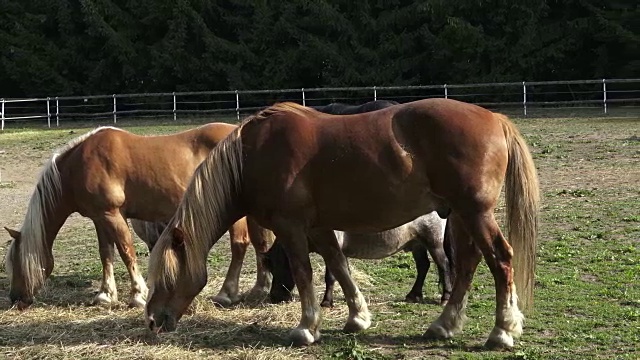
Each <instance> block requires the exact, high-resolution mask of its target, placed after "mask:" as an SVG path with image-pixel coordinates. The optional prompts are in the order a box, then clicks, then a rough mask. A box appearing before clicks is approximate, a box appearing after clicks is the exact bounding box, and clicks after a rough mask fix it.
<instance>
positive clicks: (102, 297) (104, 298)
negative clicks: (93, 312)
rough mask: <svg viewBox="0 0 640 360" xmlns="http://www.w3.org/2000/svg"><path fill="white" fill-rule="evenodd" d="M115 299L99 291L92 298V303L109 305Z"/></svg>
mask: <svg viewBox="0 0 640 360" xmlns="http://www.w3.org/2000/svg"><path fill="white" fill-rule="evenodd" d="M115 301H116V300H113V299H112V298H111V296H109V295H108V294H107V293H103V292H101V293H99V294H98V295H96V296H95V297H94V298H93V305H98V306H105V307H109V306H111V304H112V303H114V302H115Z"/></svg>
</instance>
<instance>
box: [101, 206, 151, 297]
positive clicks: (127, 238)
mask: <svg viewBox="0 0 640 360" xmlns="http://www.w3.org/2000/svg"><path fill="white" fill-rule="evenodd" d="M105 224H106V225H107V229H108V232H109V233H110V237H111V238H113V239H115V243H116V248H117V249H118V252H119V253H120V258H122V261H123V262H124V265H125V266H126V268H127V272H128V273H129V279H130V281H131V291H130V295H129V306H130V307H139V308H142V307H144V305H145V304H146V303H147V293H148V292H149V289H148V288H147V284H146V282H145V280H144V278H143V277H142V275H141V274H140V271H139V270H138V262H137V256H136V248H135V246H134V245H133V237H132V236H131V231H130V230H129V226H128V225H127V220H125V218H124V217H123V216H122V215H121V214H120V212H116V211H114V212H113V213H112V214H109V215H107V216H106V217H105Z"/></svg>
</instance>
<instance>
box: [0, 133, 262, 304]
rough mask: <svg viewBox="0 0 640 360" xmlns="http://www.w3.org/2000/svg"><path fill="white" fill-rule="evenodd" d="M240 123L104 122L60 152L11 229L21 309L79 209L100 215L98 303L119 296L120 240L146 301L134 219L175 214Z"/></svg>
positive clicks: (237, 231) (134, 291) (11, 266)
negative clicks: (167, 130) (201, 168)
mask: <svg viewBox="0 0 640 360" xmlns="http://www.w3.org/2000/svg"><path fill="white" fill-rule="evenodd" d="M234 129H236V126H235V125H230V124H224V123H213V124H208V125H204V126H201V127H199V128H196V129H192V130H188V131H184V132H181V133H178V134H174V135H165V136H139V135H134V134H132V133H129V132H127V131H124V130H122V129H118V128H112V127H100V128H97V129H95V130H93V131H91V132H89V133H87V134H84V135H82V136H80V137H78V138H75V139H73V140H71V142H69V144H68V145H67V146H66V147H64V148H62V149H61V150H59V151H57V152H55V153H54V154H53V156H52V158H51V159H50V160H49V161H48V162H47V163H46V164H45V166H44V168H43V170H42V172H41V174H40V178H39V180H38V183H37V185H36V188H35V190H34V192H33V194H32V196H31V200H30V201H29V206H28V208H27V213H26V215H25V219H24V222H23V225H22V229H21V230H20V231H16V230H12V229H8V228H5V229H6V230H7V231H8V232H9V234H10V235H11V237H12V238H13V239H14V240H13V242H12V243H11V246H10V247H9V249H8V251H7V255H6V268H7V273H8V274H9V277H10V279H11V289H10V292H9V297H10V300H11V302H12V303H13V304H16V305H17V307H18V308H19V309H25V308H27V307H28V306H29V305H31V303H32V302H33V298H34V296H35V295H36V293H37V292H38V290H39V289H40V288H41V287H42V286H43V285H44V282H45V280H46V278H47V277H48V276H49V275H50V274H51V271H52V270H53V266H54V259H53V254H52V247H53V241H54V239H55V238H56V235H57V234H58V231H59V230H60V228H61V227H62V225H63V224H64V222H65V221H66V219H67V218H68V217H69V216H70V215H71V214H73V213H74V212H78V213H80V214H81V215H82V216H85V217H88V218H90V219H91V220H92V221H93V223H94V225H95V228H96V232H97V234H98V244H99V250H100V259H101V261H102V274H103V275H102V284H101V286H100V290H99V292H98V294H97V295H96V296H95V298H94V303H96V304H103V305H108V304H110V303H113V302H116V301H117V290H116V284H115V278H114V275H113V261H114V244H115V247H116V248H117V249H118V252H119V253H120V257H121V258H122V260H123V262H124V264H125V265H126V267H127V271H128V273H129V277H130V280H131V294H130V300H129V305H130V306H137V307H142V306H144V304H145V302H146V296H147V285H146V284H145V281H144V278H143V277H142V275H141V274H140V273H139V271H138V267H137V264H136V252H135V249H134V247H133V242H132V239H131V232H130V231H129V227H128V226H127V223H126V218H137V219H142V220H146V221H168V220H169V219H170V218H171V216H172V215H173V213H174V212H175V210H176V207H177V206H178V203H179V201H180V199H181V198H182V194H183V193H184V190H185V188H186V187H187V185H188V184H189V179H190V177H191V175H193V172H194V171H195V169H196V167H197V166H198V165H199V164H200V163H201V162H202V161H203V160H204V159H205V158H206V157H207V155H208V154H209V152H210V151H211V149H213V148H214V147H215V146H216V145H217V144H218V142H220V141H221V140H222V139H224V138H225V137H226V136H227V135H228V134H229V133H231V132H232V131H233V130H234ZM236 220H238V222H237V223H235V221H234V223H235V224H234V223H231V224H229V227H228V228H231V230H230V232H231V234H232V240H231V243H232V244H234V243H242V244H244V243H246V233H247V231H248V230H247V225H246V223H245V222H244V221H240V219H236ZM255 240H256V243H258V242H257V241H258V240H259V239H255ZM232 247H233V246H232ZM262 251H266V248H265V249H264V250H262ZM241 255H242V256H244V253H242V254H241ZM258 270H259V271H258V274H259V276H258V280H259V281H258V283H257V284H256V288H258V287H260V288H265V287H266V288H267V289H268V286H270V283H269V282H270V279H269V277H270V274H268V272H266V269H264V270H263V269H258ZM223 290H224V289H223ZM265 291H266V290H265ZM223 295H224V294H223Z"/></svg>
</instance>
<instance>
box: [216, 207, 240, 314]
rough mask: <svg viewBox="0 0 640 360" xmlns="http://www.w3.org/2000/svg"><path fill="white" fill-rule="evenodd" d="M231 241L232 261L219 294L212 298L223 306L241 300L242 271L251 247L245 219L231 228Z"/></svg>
mask: <svg viewBox="0 0 640 360" xmlns="http://www.w3.org/2000/svg"><path fill="white" fill-rule="evenodd" d="M229 241H230V242H231V263H230V264H229V269H228V270H227V276H226V277H225V278H224V282H223V283H222V287H221V288H220V291H219V292H218V295H216V296H214V297H213V298H212V299H211V300H212V301H213V302H214V303H215V304H217V305H219V306H222V307H227V306H231V305H233V304H235V303H237V302H238V301H240V295H239V294H240V290H239V281H240V272H241V271H242V263H243V262H244V257H245V254H246V253H247V247H249V233H248V231H247V224H246V222H245V220H244V219H241V220H238V221H237V222H236V223H235V224H233V226H232V227H231V228H230V229H229Z"/></svg>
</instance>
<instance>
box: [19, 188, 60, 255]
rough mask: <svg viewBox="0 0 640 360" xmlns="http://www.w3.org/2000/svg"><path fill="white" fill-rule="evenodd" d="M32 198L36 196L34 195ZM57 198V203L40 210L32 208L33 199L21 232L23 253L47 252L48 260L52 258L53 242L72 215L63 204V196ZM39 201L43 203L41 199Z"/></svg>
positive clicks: (42, 207)
mask: <svg viewBox="0 0 640 360" xmlns="http://www.w3.org/2000/svg"><path fill="white" fill-rule="evenodd" d="M34 196H38V195H36V194H34ZM40 196H41V195H40ZM57 198H58V201H54V202H52V203H51V204H49V206H41V207H40V208H36V207H34V206H33V202H34V201H37V200H36V199H33V200H32V202H31V203H30V206H29V209H27V215H26V216H25V221H24V222H23V225H22V230H21V233H22V239H23V241H22V243H21V245H22V248H23V252H25V251H28V252H33V251H43V250H47V256H48V257H49V258H51V257H52V255H51V249H52V248H53V242H54V240H55V238H56V236H57V235H58V232H59V231H60V228H62V225H63V224H64V222H65V221H66V220H67V218H68V217H69V215H71V213H72V211H71V210H70V209H69V207H68V206H66V204H64V203H63V201H62V198H63V196H58V197H57ZM39 201H40V202H41V203H42V202H43V200H41V199H39ZM42 247H44V248H42Z"/></svg>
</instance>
